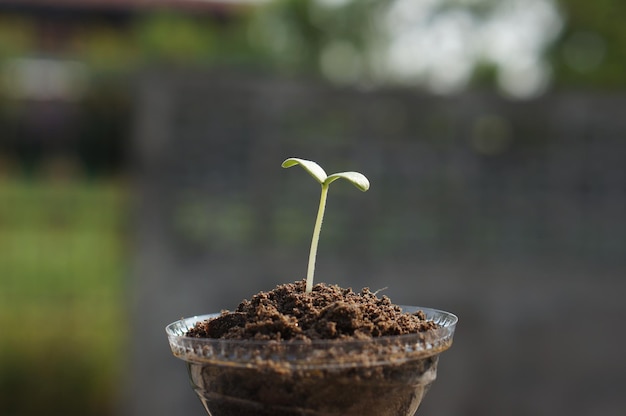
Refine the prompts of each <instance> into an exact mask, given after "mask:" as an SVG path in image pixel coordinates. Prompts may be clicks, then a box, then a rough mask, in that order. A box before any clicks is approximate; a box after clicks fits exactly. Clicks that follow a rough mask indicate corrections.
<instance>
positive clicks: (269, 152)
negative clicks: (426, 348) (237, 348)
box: [0, 0, 626, 416]
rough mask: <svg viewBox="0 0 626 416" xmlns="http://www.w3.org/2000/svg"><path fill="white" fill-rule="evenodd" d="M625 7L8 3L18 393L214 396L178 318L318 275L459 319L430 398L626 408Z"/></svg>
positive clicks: (128, 399) (109, 407) (1, 35)
mask: <svg viewBox="0 0 626 416" xmlns="http://www.w3.org/2000/svg"><path fill="white" fill-rule="evenodd" d="M625 15H626V3H624V2H621V1H619V0H604V1H596V2H588V1H584V0H428V1H414V0H384V1H383V0H290V1H286V0H282V1H271V0H265V1H261V0H259V1H253V0H248V1H243V0H242V1H235V0H230V1H227V0H223V1H211V0H127V1H121V0H89V1H84V0H83V1H78V0H56V1H52V0H51V1H47V0H20V1H18V0H15V1H10V0H2V1H0V414H1V415H3V416H30V415H41V414H49V415H57V414H58V415H94V416H113V415H128V416H134V415H137V416H139V415H178V414H187V415H194V414H195V415H202V414H204V413H203V412H204V410H203V409H202V407H201V405H200V402H199V400H197V399H196V398H195V396H194V394H193V392H192V390H191V388H190V387H189V384H188V381H187V376H186V372H185V368H184V365H183V363H182V362H181V361H178V360H176V359H175V358H173V357H172V356H171V354H170V352H169V348H168V345H167V340H166V337H165V333H164V327H165V325H166V324H168V323H170V322H172V321H174V320H177V319H179V318H181V317H183V316H192V315H196V314H202V313H207V312H215V311H219V310H220V309H224V308H226V309H228V308H230V309H232V308H234V307H236V305H237V304H238V303H239V302H240V301H241V300H242V299H244V298H246V297H249V296H250V295H252V294H253V293H255V292H257V291H259V290H269V289H271V288H273V287H274V286H275V285H278V284H281V283H285V282H291V281H295V280H299V279H301V278H303V277H304V275H305V269H306V261H307V254H308V246H309V242H310V234H311V232H312V227H313V221H314V216H315V212H316V210H317V202H318V198H319V186H318V185H316V184H315V182H314V181H313V180H312V179H311V178H309V177H308V175H306V173H304V172H303V171H299V170H293V171H292V170H289V171H284V170H282V169H281V168H280V163H281V162H282V161H283V160H284V159H285V158H286V157H290V156H298V157H304V158H309V159H313V160H316V161H318V162H319V163H320V164H321V165H322V166H323V167H324V168H325V169H326V170H327V171H328V172H337V171H342V170H357V171H360V172H363V173H364V174H366V175H367V176H368V178H369V179H370V181H371V184H372V186H371V189H370V191H369V192H367V193H365V194H361V193H360V192H357V191H355V190H354V189H353V188H352V187H351V186H350V185H348V184H338V185H334V186H335V188H333V190H332V191H331V193H330V196H329V201H328V210H327V214H326V220H325V227H324V229H323V230H322V238H321V242H320V252H319V255H318V264H317V273H316V279H317V281H324V282H328V283H337V284H340V285H342V286H351V287H353V288H355V289H360V288H361V287H364V286H368V287H371V288H372V289H373V290H378V289H382V288H386V289H385V292H384V293H385V294H387V295H388V296H390V297H391V298H392V300H393V301H395V302H397V303H400V304H416V305H421V306H429V307H435V308H439V309H445V310H449V311H451V312H454V313H456V314H457V315H458V316H459V317H460V324H459V327H458V332H457V335H456V340H455V345H454V346H453V348H452V349H451V350H449V351H448V352H446V353H445V354H444V355H443V356H442V359H441V362H440V370H439V381H438V382H437V383H435V384H434V385H433V388H432V389H431V392H430V393H429V395H428V396H427V397H426V399H425V401H424V403H423V405H422V408H421V409H420V412H419V414H429V415H441V416H446V415H448V416H452V415H481V416H485V415H494V416H495V415H503V414H506V415H551V416H554V415H594V416H597V415H603V416H613V415H622V414H623V411H624V409H625V408H626V398H624V395H623V392H624V390H625V389H626V357H625V356H624V353H623V351H624V348H625V347H626V345H625V343H626V336H625V335H624V334H623V331H622V330H620V329H619V328H621V327H622V326H623V325H624V324H623V321H624V319H625V318H626V303H625V302H624V300H623V298H624V294H625V293H626V281H625V280H624V276H626V114H625V111H626V94H625V87H626V73H625V64H626V55H624V51H625V50H626V25H624V24H623V16H625Z"/></svg>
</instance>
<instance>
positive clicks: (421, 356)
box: [166, 306, 457, 416]
mask: <svg viewBox="0 0 626 416" xmlns="http://www.w3.org/2000/svg"><path fill="white" fill-rule="evenodd" d="M402 309H403V310H404V311H406V312H417V311H419V310H421V311H423V312H424V313H425V314H426V317H427V318H428V319H430V320H433V321H435V322H436V323H437V324H439V326H440V327H439V328H438V329H436V330H432V331H429V332H426V333H419V334H409V335H398V336H385V337H379V338H374V339H372V340H358V341H353V340H350V341H344V340H320V341H311V342H304V341H295V342H293V341H250V340H220V339H210V338H191V337H186V336H185V333H186V332H187V330H188V329H189V328H191V327H193V326H194V324H195V323H196V322H198V321H202V320H206V319H209V318H212V317H215V316H218V315H219V314H211V315H203V316H196V317H192V318H186V319H182V320H180V321H176V322H174V323H172V324H170V325H168V326H167V327H166V332H167V336H168V339H169V343H170V347H171V349H172V353H173V354H174V355H175V356H176V357H178V358H180V359H182V360H184V361H185V362H186V363H187V367H188V370H189V376H190V379H191V384H192V387H193V389H194V390H195V392H196V393H197V394H198V396H199V397H200V400H201V401H202V403H203V404H204V407H205V408H206V410H207V412H208V414H209V415H211V416H235V415H236V416H270V415H271V416H295V415H319V416H321V415H327V416H330V415H337V416H339V415H341V416H357V415H358V416H370V415H371V416H412V415H414V414H415V411H416V410H417V408H418V406H419V404H420V402H421V401H422V398H423V397H424V394H425V393H426V392H427V391H428V388H429V387H430V385H431V383H432V382H433V381H434V380H435V378H436V375H437V362H438V359H439V354H440V353H441V352H443V351H445V350H446V349H448V348H449V347H450V346H451V345H452V337H453V335H454V330H455V327H456V323H457V317H456V316H455V315H453V314H451V313H448V312H444V311H439V310H436V309H429V308H420V307H414V306H403V307H402Z"/></svg>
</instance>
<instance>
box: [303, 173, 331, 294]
mask: <svg viewBox="0 0 626 416" xmlns="http://www.w3.org/2000/svg"><path fill="white" fill-rule="evenodd" d="M328 186H329V184H328V183H323V184H322V194H321V196H320V206H319V208H318V210H317V219H316V220H315V227H314V228H313V238H312V239H311V251H310V253H309V267H308V269H307V273H306V293H310V292H311V291H312V290H313V275H314V274H315V257H316V256H317V244H318V243H319V240H320V231H321V230H322V222H323V220H324V210H325V209H326V196H327V195H328Z"/></svg>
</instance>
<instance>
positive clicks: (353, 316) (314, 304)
mask: <svg viewBox="0 0 626 416" xmlns="http://www.w3.org/2000/svg"><path fill="white" fill-rule="evenodd" d="M304 289H305V282H304V281H300V282H296V283H289V284H284V285H280V286H277V287H276V288H274V289H273V290H271V291H269V292H260V293H258V294H256V295H254V296H253V297H252V298H251V299H250V300H244V301H243V302H242V303H241V304H239V306H238V307H237V309H236V310H235V311H234V312H228V311H224V312H222V314H221V315H220V316H219V317H217V318H214V319H211V320H208V321H203V322H198V323H197V324H196V325H195V326H194V327H193V328H191V329H190V330H189V331H188V332H187V336H191V337H198V338H222V339H254V340H277V341H279V340H318V339H347V338H351V339H368V338H372V337H381V336H387V335H403V334H412V333H418V332H425V331H428V330H430V329H433V328H437V324H435V323H434V322H432V321H428V320H426V318H425V316H424V314H423V313H422V312H417V313H415V314H411V313H405V312H402V310H401V308H400V307H399V306H397V305H394V304H392V303H391V300H390V299H389V298H388V297H387V296H382V297H380V298H379V297H378V296H377V294H376V293H375V292H372V291H370V289H369V288H364V289H363V290H361V291H360V292H359V293H356V292H353V291H352V289H343V288H341V287H339V286H335V285H326V284H323V283H321V284H317V285H315V286H314V287H313V291H312V292H311V293H305V290H304Z"/></svg>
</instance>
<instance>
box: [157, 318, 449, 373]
mask: <svg viewBox="0 0 626 416" xmlns="http://www.w3.org/2000/svg"><path fill="white" fill-rule="evenodd" d="M401 308H402V310H403V311H404V312H408V313H415V312H418V311H423V312H424V314H425V315H426V318H427V319H429V320H432V321H434V322H435V323H437V324H438V325H439V328H437V329H434V330H430V331H428V332H426V333H416V334H405V335H392V336H382V337H376V338H372V339H365V340H351V339H350V340H313V341H300V340H295V341H274V340H272V341H262V340H232V339H214V338H194V337H188V336H185V333H186V332H187V331H188V330H189V329H190V328H191V327H193V325H194V324H195V323H196V322H200V321H203V320H206V319H210V318H214V317H217V316H219V315H220V314H219V313H212V314H206V315H198V316H193V317H189V318H183V319H180V320H178V321H175V322H172V323H171V324H169V325H167V326H166V328H165V331H166V334H167V337H168V340H169V344H170V348H171V350H172V353H173V354H174V355H175V356H176V357H178V358H180V359H183V360H185V361H188V362H200V363H202V362H205V363H208V362H213V363H222V364H224V365H244V366H250V365H251V363H255V362H256V363H260V362H262V361H281V362H284V361H288V362H290V363H293V364H294V365H299V364H300V365H306V366H307V367H310V366H320V365H328V364H329V363H331V362H332V361H333V357H339V356H341V357H342V366H352V365H355V364H356V362H357V361H358V355H359V354H358V353H359V352H364V351H368V354H369V357H370V358H371V357H372V356H374V357H378V358H375V359H374V361H375V362H381V363H382V362H389V361H390V360H392V361H398V360H407V359H414V358H425V357H429V356H432V355H437V354H439V353H440V352H442V351H444V350H446V349H448V348H449V347H450V346H451V344H452V337H453V335H454V331H455V328H456V324H457V322H458V318H457V316H456V315H454V314H452V313H450V312H445V311H442V310H438V309H432V308H425V307H418V306H401ZM390 347H391V349H390ZM390 351H391V352H390ZM355 353H356V354H355ZM372 353H373V355H372ZM352 355H353V356H354V357H355V361H354V362H352V361H351V360H350V359H348V360H347V361H346V360H345V357H346V356H352ZM298 363H299V364H298ZM370 364H372V362H371V360H370Z"/></svg>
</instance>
